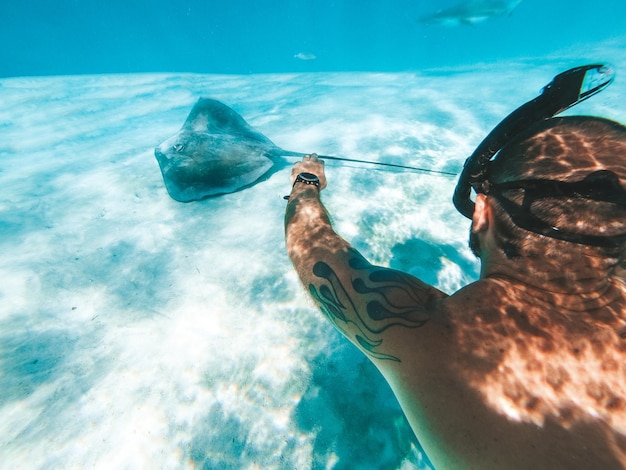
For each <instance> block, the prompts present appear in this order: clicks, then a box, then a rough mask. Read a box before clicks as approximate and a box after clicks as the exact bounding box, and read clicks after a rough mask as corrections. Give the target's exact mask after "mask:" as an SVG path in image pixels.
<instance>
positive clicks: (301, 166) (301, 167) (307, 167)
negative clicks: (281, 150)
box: [291, 153, 326, 190]
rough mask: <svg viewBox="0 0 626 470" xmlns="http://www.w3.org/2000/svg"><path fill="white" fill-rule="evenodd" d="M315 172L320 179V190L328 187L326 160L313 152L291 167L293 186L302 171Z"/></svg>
mask: <svg viewBox="0 0 626 470" xmlns="http://www.w3.org/2000/svg"><path fill="white" fill-rule="evenodd" d="M304 172H306V173H313V174H314V175H316V176H317V177H318V178H319V179H320V190H322V189H324V188H325V187H326V175H325V174H324V162H323V161H322V160H320V159H319V158H317V155H316V154H314V153H312V154H311V155H307V156H306V157H304V158H303V159H302V161H301V162H297V163H296V164H295V165H294V166H293V168H292V169H291V185H292V186H293V183H294V181H295V180H296V177H297V176H298V175H299V174H300V173H304Z"/></svg>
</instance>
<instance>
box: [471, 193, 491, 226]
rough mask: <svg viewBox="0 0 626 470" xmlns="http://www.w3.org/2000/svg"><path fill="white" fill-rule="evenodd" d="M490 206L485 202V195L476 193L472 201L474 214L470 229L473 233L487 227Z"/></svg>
mask: <svg viewBox="0 0 626 470" xmlns="http://www.w3.org/2000/svg"><path fill="white" fill-rule="evenodd" d="M490 211H491V207H490V206H489V204H488V202H487V196H486V195H484V194H480V193H479V194H477V195H476V201H475V202H474V214H473V215H472V231H473V232H475V233H478V232H482V231H484V230H487V228H489V220H490V215H491V214H490Z"/></svg>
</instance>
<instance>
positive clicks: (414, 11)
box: [0, 0, 626, 76]
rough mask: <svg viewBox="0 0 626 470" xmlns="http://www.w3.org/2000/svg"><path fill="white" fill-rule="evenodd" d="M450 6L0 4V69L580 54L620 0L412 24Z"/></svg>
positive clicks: (538, 3)
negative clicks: (449, 23)
mask: <svg viewBox="0 0 626 470" xmlns="http://www.w3.org/2000/svg"><path fill="white" fill-rule="evenodd" d="M481 1H482V0H481ZM481 1H478V3H481ZM510 1H514V0H485V2H483V3H495V4H496V5H498V4H506V3H508V2H510ZM457 3H459V2H458V1H457V0H445V1H437V2H426V1H420V0H391V1H384V2H383V1H373V0H343V1H342V0H276V1H275V0H259V1H253V0H232V1H228V2H226V1H223V2H218V1H213V0H209V1H207V0H183V1H178V0H160V1H154V2H147V1H138V0H135V1H125V0H111V1H98V0H90V1H79V0H54V1H43V0H24V1H20V2H9V1H3V2H0V18H2V19H3V21H2V23H3V27H2V28H0V44H3V47H2V48H0V76H24V75H26V76H30V75H66V74H85V73H135V72H198V73H235V74H242V73H244V74H247V73H276V72H319V71H385V72H399V71H412V70H420V69H424V68H430V67H441V66H450V65H461V64H465V65H467V64H475V63H477V62H493V61H497V60H508V59H511V58H519V57H527V58H531V59H532V58H537V57H542V58H543V57H546V56H553V55H555V54H556V55H558V54H562V53H563V51H569V52H574V53H578V54H583V55H584V54H588V53H589V50H590V49H594V48H595V47H596V46H597V45H598V43H602V42H605V41H607V40H611V39H615V38H620V37H623V36H624V26H623V18H624V16H625V15H626V4H624V2H623V1H621V0H607V1H604V2H601V3H589V2H584V1H580V0H579V1H563V0H545V1H544V0H524V1H522V2H521V3H520V4H519V5H518V6H517V7H515V8H514V9H513V10H512V11H511V12H510V13H505V14H503V15H502V16H495V17H493V18H491V19H488V20H486V21H484V22H482V23H476V24H474V25H462V26H461V27H446V26H440V25H436V24H427V23H423V22H421V21H420V18H423V17H426V16H429V15H432V14H435V13H436V12H437V11H439V10H442V9H444V10H445V9H446V8H449V7H451V6H453V5H455V4H457ZM298 54H302V56H300V57H304V58H310V57H311V56H314V57H315V59H313V60H302V59H298V58H296V57H295V56H297V55H298Z"/></svg>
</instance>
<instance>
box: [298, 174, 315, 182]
mask: <svg viewBox="0 0 626 470" xmlns="http://www.w3.org/2000/svg"><path fill="white" fill-rule="evenodd" d="M298 176H299V177H300V178H302V179H303V180H304V181H311V182H313V181H319V180H320V179H319V178H318V177H317V175H314V174H313V173H307V172H304V173H300V174H299V175H298Z"/></svg>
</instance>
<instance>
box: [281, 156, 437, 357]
mask: <svg viewBox="0 0 626 470" xmlns="http://www.w3.org/2000/svg"><path fill="white" fill-rule="evenodd" d="M301 172H308V173H312V174H314V175H317V176H318V177H319V179H320V182H319V187H318V186H316V185H314V184H306V183H304V182H300V183H295V184H293V182H294V181H295V180H296V177H297V175H298V174H300V173H301ZM291 181H292V184H293V189H292V192H291V195H290V197H289V202H288V204H287V210H286V214H285V235H286V242H287V252H288V254H289V257H290V258H291V260H292V262H293V264H294V266H295V268H296V271H297V272H298V274H299V276H300V279H301V280H302V283H303V284H304V286H305V288H306V289H307V290H308V292H309V294H310V295H311V297H312V298H313V300H314V301H315V302H316V303H317V305H318V306H319V307H320V309H321V310H322V312H323V313H324V314H325V315H326V316H327V317H328V319H329V320H330V321H331V322H332V323H333V325H334V326H335V327H336V328H337V329H338V330H339V331H341V333H343V334H344V335H345V336H346V337H347V338H348V339H349V340H350V341H352V342H353V343H354V344H356V345H357V346H358V347H359V348H360V349H361V350H363V351H364V352H365V353H366V354H368V355H369V356H370V357H372V358H376V359H379V360H383V361H384V360H389V361H396V362H400V361H402V358H401V357H400V356H401V354H399V352H398V351H399V350H402V349H403V348H402V347H398V345H397V344H394V343H395V342H396V340H395V338H397V337H398V336H399V335H400V336H405V334H404V333H407V332H409V330H414V329H417V328H420V327H422V326H424V325H426V324H427V322H428V321H429V320H430V319H431V318H432V313H433V311H434V304H435V302H436V301H437V300H439V299H441V298H444V297H446V294H444V293H442V292H441V291H439V290H437V289H435V288H434V287H432V286H429V285H427V284H425V283H423V282H421V281H420V280H418V279H416V278H414V277H412V276H410V275H408V274H405V273H402V272H399V271H395V270H392V269H387V268H381V267H377V266H374V265H372V264H370V263H369V262H368V261H367V260H366V259H365V258H364V257H363V256H361V254H360V253H359V252H358V251H356V250H355V249H354V248H352V247H351V246H350V244H349V243H348V242H346V241H345V240H344V239H343V238H341V237H340V236H339V235H337V234H336V233H335V231H334V230H333V228H332V225H331V223H330V218H329V216H328V213H327V212H326V209H325V208H324V206H323V205H322V203H321V201H320V191H321V190H322V189H323V188H324V187H325V186H326V178H325V175H324V165H323V162H322V161H320V160H318V159H317V157H315V156H311V157H305V158H304V160H303V161H302V162H299V163H296V165H294V168H293V170H292V177H291Z"/></svg>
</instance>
